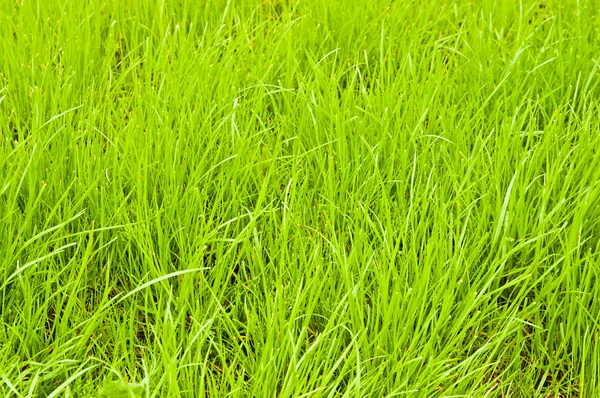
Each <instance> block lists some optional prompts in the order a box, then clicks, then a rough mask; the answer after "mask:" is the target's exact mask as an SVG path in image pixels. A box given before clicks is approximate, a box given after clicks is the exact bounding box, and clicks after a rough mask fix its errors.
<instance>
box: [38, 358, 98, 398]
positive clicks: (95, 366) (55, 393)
mask: <svg viewBox="0 0 600 398" xmlns="http://www.w3.org/2000/svg"><path fill="white" fill-rule="evenodd" d="M97 367H98V365H92V366H88V367H87V368H85V369H81V370H80V371H79V372H77V373H75V374H74V375H73V376H71V377H69V378H68V379H67V380H65V381H64V382H63V383H62V384H61V385H60V386H58V387H57V388H56V389H55V390H54V391H52V393H51V394H50V395H48V398H54V397H56V396H58V394H60V393H61V392H62V390H64V389H65V388H67V387H68V386H69V385H70V384H71V383H72V382H73V381H75V380H77V378H78V377H79V376H81V375H83V374H84V373H86V372H89V371H90V370H92V369H94V368H97Z"/></svg>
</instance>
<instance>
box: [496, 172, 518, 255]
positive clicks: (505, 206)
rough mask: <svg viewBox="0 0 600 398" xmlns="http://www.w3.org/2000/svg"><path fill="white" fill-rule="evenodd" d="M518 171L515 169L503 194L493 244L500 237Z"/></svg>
mask: <svg viewBox="0 0 600 398" xmlns="http://www.w3.org/2000/svg"><path fill="white" fill-rule="evenodd" d="M518 173H519V171H518V170H517V171H515V174H514V175H513V177H512V179H511V180H510V184H508V189H507V190H506V194H505V195H504V203H502V210H500V216H499V217H498V223H497V224H496V230H495V231H494V237H493V239H492V242H493V244H495V243H496V242H497V241H498V238H499V237H500V230H501V229H502V224H503V223H504V219H505V217H506V210H507V209H508V203H509V202H510V198H511V193H512V189H513V185H514V184H515V180H516V179H517V174H518Z"/></svg>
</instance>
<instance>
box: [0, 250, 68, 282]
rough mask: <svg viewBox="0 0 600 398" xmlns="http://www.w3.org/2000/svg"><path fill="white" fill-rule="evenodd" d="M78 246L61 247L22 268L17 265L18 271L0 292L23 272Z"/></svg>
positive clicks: (10, 277)
mask: <svg viewBox="0 0 600 398" xmlns="http://www.w3.org/2000/svg"><path fill="white" fill-rule="evenodd" d="M76 245H77V243H76V242H73V243H69V244H68V245H64V246H61V247H59V248H58V249H56V250H53V251H52V252H51V253H48V254H46V255H45V256H42V257H39V258H36V259H35V260H32V261H30V262H28V263H27V264H25V265H24V266H22V267H19V266H18V265H17V269H16V271H15V272H13V273H12V274H11V275H10V276H9V277H8V278H6V280H5V281H4V283H3V284H2V287H1V288H0V290H2V289H4V288H5V287H6V286H7V285H8V284H9V283H10V281H11V280H13V279H14V278H15V277H17V276H18V275H19V274H20V273H22V272H23V271H25V270H26V269H27V268H29V267H33V266H34V265H36V264H38V263H40V262H42V261H44V260H46V259H47V258H50V257H52V256H56V255H57V254H60V253H62V252H63V251H65V249H68V248H69V247H72V246H76Z"/></svg>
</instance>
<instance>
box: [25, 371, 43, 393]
mask: <svg viewBox="0 0 600 398" xmlns="http://www.w3.org/2000/svg"><path fill="white" fill-rule="evenodd" d="M39 380H40V371H39V370H38V371H37V372H36V373H35V376H33V380H32V381H31V383H30V386H29V391H28V392H27V396H26V398H32V397H33V396H34V395H33V393H34V392H35V388H36V387H37V385H38V382H39Z"/></svg>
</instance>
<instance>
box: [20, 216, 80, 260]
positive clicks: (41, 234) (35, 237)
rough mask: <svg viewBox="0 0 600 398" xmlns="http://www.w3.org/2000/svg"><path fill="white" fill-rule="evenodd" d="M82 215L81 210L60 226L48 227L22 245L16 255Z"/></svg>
mask: <svg viewBox="0 0 600 398" xmlns="http://www.w3.org/2000/svg"><path fill="white" fill-rule="evenodd" d="M84 213H85V210H81V211H80V212H79V213H77V214H75V215H74V216H73V217H71V218H69V219H68V220H67V221H63V222H61V223H60V224H56V225H55V226H53V227H50V228H48V229H45V230H43V231H41V232H39V233H37V234H35V235H34V236H33V237H31V238H30V239H29V240H28V241H27V242H25V243H23V245H22V246H21V248H20V249H19V251H18V252H17V254H18V253H21V252H22V251H23V249H25V248H26V247H27V246H29V245H30V244H32V243H33V242H35V241H36V240H37V239H39V238H41V237H42V236H44V235H47V234H49V233H50V232H53V231H56V230H57V229H60V228H62V227H64V226H65V225H67V224H68V223H70V222H71V221H74V220H76V219H77V218H79V217H81V216H82V215H83V214H84Z"/></svg>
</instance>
